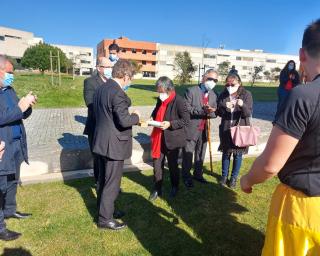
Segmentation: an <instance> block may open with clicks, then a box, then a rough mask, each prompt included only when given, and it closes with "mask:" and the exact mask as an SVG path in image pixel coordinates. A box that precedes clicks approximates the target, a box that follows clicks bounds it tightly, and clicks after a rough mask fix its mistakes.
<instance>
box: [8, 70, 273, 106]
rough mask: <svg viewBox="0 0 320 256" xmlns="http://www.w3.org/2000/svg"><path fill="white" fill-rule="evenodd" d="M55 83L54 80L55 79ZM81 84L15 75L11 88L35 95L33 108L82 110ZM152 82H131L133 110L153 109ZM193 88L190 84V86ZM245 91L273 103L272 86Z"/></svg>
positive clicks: (182, 88)
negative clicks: (36, 102) (78, 108)
mask: <svg viewBox="0 0 320 256" xmlns="http://www.w3.org/2000/svg"><path fill="white" fill-rule="evenodd" d="M55 80H57V78H55ZM83 80H84V77H76V78H75V80H72V77H70V76H62V85H61V86H58V85H55V86H52V85H51V77H50V76H48V75H39V74H16V79H15V82H14V87H15V88H16V90H17V93H18V95H19V96H23V95H25V94H27V93H28V92H29V91H33V92H34V93H35V94H36V95H38V98H39V102H38V104H37V105H36V107H37V108H64V107H84V106H85V104H84V100H83ZM154 82H155V81H152V80H134V81H133V83H132V86H131V88H130V89H129V90H128V95H129V97H130V98H131V99H132V104H133V105H134V106H148V105H154V104H155V101H156V97H157V93H156V92H155V87H154ZM193 85H194V84H193ZM188 86H192V85H186V86H177V87H176V88H177V91H178V93H180V94H183V93H184V91H185V89H186V88H187V87H188ZM216 88H217V91H218V92H221V91H222V89H223V86H221V85H218V86H217V87H216ZM246 88H247V89H248V90H250V91H251V92H252V94H253V99H254V100H255V101H276V100H277V93H276V91H277V87H275V86H274V85H271V86H270V85H267V84H262V83H260V84H257V86H254V87H251V86H247V85H246Z"/></svg>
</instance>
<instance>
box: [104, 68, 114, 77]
mask: <svg viewBox="0 0 320 256" xmlns="http://www.w3.org/2000/svg"><path fill="white" fill-rule="evenodd" d="M103 74H104V76H105V78H107V79H110V78H111V77H112V68H104V70H103Z"/></svg>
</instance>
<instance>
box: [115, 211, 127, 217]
mask: <svg viewBox="0 0 320 256" xmlns="http://www.w3.org/2000/svg"><path fill="white" fill-rule="evenodd" d="M124 215H126V214H125V213H124V212H123V211H120V210H115V211H114V213H113V218H114V219H121V218H122V217H123V216H124Z"/></svg>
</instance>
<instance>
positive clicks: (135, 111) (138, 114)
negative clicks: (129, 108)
mask: <svg viewBox="0 0 320 256" xmlns="http://www.w3.org/2000/svg"><path fill="white" fill-rule="evenodd" d="M132 114H136V115H137V116H138V117H139V120H140V118H141V114H140V112H139V111H138V110H133V112H132Z"/></svg>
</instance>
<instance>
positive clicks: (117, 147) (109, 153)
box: [93, 79, 139, 160]
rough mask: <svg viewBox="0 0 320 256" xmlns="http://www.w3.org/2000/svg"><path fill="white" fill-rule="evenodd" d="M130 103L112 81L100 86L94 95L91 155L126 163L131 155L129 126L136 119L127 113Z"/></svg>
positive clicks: (137, 119) (133, 123)
mask: <svg viewBox="0 0 320 256" xmlns="http://www.w3.org/2000/svg"><path fill="white" fill-rule="evenodd" d="M130 106H131V100H130V98H129V97H128V96H127V94H126V93H125V92H124V91H123V90H122V88H120V85H119V84H118V83H117V82H116V81H114V80H113V79H109V80H108V81H107V82H106V83H105V85H103V86H100V87H99V88H98V89H97V91H96V93H95V95H94V105H93V111H94V114H95V120H96V127H95V130H94V136H93V152H94V153H96V154H99V155H101V156H105V157H108V158H110V159H113V160H125V159H127V158H129V157H131V154H132V126H133V125H136V124H138V122H139V117H138V115H136V114H131V115H130V114H129V107H130Z"/></svg>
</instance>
